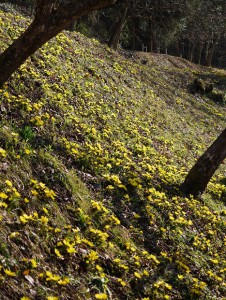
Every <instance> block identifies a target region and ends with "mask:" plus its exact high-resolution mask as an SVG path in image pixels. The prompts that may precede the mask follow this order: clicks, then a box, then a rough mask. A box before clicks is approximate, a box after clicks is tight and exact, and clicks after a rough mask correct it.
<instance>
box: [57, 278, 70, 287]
mask: <svg viewBox="0 0 226 300" xmlns="http://www.w3.org/2000/svg"><path fill="white" fill-rule="evenodd" d="M68 283H70V280H69V278H64V279H60V280H59V281H58V284H60V285H66V284H68Z"/></svg>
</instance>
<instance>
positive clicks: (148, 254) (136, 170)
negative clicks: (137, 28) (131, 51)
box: [0, 12, 226, 300]
mask: <svg viewBox="0 0 226 300" xmlns="http://www.w3.org/2000/svg"><path fill="white" fill-rule="evenodd" d="M27 23H28V21H27V20H26V19H25V18H23V17H21V16H20V15H15V14H11V13H6V12H4V13H3V12H0V38H1V40H0V45H1V49H2V50H3V49H4V48H5V47H7V44H9V43H10V42H11V40H12V39H13V38H15V37H16V36H18V34H19V32H20V31H22V30H23V28H24V27H25V26H26V25H27ZM139 55H140V56H139ZM142 55H144V54H139V53H138V54H137V56H136V57H131V55H129V56H130V57H129V58H128V59H127V58H125V56H122V55H119V54H117V53H114V52H112V51H110V50H109V49H108V48H106V47H105V46H103V45H100V44H99V43H98V42H97V41H95V40H89V39H87V38H85V37H83V36H81V35H80V34H76V33H73V34H70V35H69V34H67V33H62V34H60V35H58V36H57V37H56V38H55V39H53V40H52V41H50V42H49V43H48V44H47V45H45V47H43V48H42V49H40V50H39V51H38V52H37V53H36V54H35V55H33V56H32V57H31V58H30V59H29V60H28V61H27V62H26V63H25V64H24V65H23V66H22V67H21V68H20V70H18V72H16V73H15V74H14V76H13V77H12V78H11V79H10V81H9V82H8V84H7V85H6V86H5V87H4V88H3V89H2V90H1V91H0V103H1V105H0V108H1V120H0V125H1V126H0V147H1V148H0V170H1V173H0V186H1V192H0V211H1V221H0V226H1V235H0V241H1V243H0V261H1V263H0V265H1V266H0V299H4V300H5V299H23V300H26V299H37V300H38V299H48V300H54V299H55V300H56V299H114V300H115V299H120V300H123V299H143V300H145V299H146V300H147V299H158V300H160V299H224V295H225V292H226V283H225V271H226V260H225V246H226V238H225V225H226V222H225V215H226V210H225V199H226V187H225V184H224V180H225V165H222V167H221V168H220V169H219V170H218V172H217V174H216V176H215V177H214V178H213V180H212V182H211V183H210V184H209V186H208V191H207V192H206V194H205V195H204V196H203V198H202V199H200V200H198V199H193V198H190V199H188V198H185V197H183V196H182V195H181V194H180V192H179V189H178V186H179V185H180V183H181V182H182V181H183V179H184V178H185V175H186V172H187V171H188V170H189V168H190V167H191V166H192V165H193V163H194V161H195V159H196V158H197V157H198V156H199V155H200V154H201V153H202V152H203V151H204V150H205V149H206V147H207V146H208V145H209V144H210V143H211V142H212V141H213V140H214V139H215V138H216V137H217V135H218V134H219V133H220V132H221V130H222V129H223V128H224V127H225V119H226V114H225V112H226V109H225V107H224V106H220V105H219V104H216V103H214V102H213V101H211V100H210V99H208V98H207V97H205V96H201V95H199V94H192V93H191V92H190V89H189V85H190V84H191V83H192V82H193V80H194V78H195V77H197V76H200V75H201V76H206V77H210V78H212V77H214V80H215V82H216V84H217V83H218V82H219V83H220V85H219V86H220V87H221V88H222V87H223V84H222V82H225V80H226V73H225V72H224V71H221V70H212V69H204V68H201V67H197V66H193V65H191V64H189V63H187V62H186V61H184V60H183V61H182V60H180V59H176V58H172V57H167V56H162V55H159V56H158V55H146V54H145V55H146V56H147V58H145V59H146V60H147V62H146V61H145V64H141V63H140V60H141V59H143V57H142Z"/></svg>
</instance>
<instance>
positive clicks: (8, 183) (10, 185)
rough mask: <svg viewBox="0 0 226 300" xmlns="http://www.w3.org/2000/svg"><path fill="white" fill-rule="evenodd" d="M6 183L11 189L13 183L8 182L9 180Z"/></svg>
mask: <svg viewBox="0 0 226 300" xmlns="http://www.w3.org/2000/svg"><path fill="white" fill-rule="evenodd" d="M5 183H6V185H8V186H9V187H12V186H13V184H12V181H10V180H8V179H7V180H6V181H5Z"/></svg>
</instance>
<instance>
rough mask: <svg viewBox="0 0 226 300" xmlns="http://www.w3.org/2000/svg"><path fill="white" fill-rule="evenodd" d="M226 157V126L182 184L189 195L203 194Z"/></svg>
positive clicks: (183, 189) (182, 187)
mask: <svg viewBox="0 0 226 300" xmlns="http://www.w3.org/2000/svg"><path fill="white" fill-rule="evenodd" d="M225 158H226V128H225V129H224V130H223V132H222V133H221V134H220V135H219V137H218V138H217V139H216V140H215V141H214V142H213V144H212V145H211V146H210V147H209V148H208V149H207V150H206V152H205V153H204V154H203V155H202V156H201V157H200V158H199V159H198V161H197V162H196V164H195V165H194V166H193V167H192V169H191V170H190V172H189V173H188V175H187V177H186V179H185V181H184V183H183V184H182V186H181V189H182V191H183V192H185V193H186V194H187V195H189V194H191V195H194V196H199V195H201V194H202V193H203V192H204V191H205V189H206V187H207V184H208V182H209V181H210V179H211V177H212V176H213V174H214V173H215V171H216V170H217V168H218V167H219V166H220V164H221V163H222V162H223V160H224V159H225Z"/></svg>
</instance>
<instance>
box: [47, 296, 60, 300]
mask: <svg viewBox="0 0 226 300" xmlns="http://www.w3.org/2000/svg"><path fill="white" fill-rule="evenodd" d="M46 299H47V300H58V299H59V297H56V296H48V297H47V298H46Z"/></svg>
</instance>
